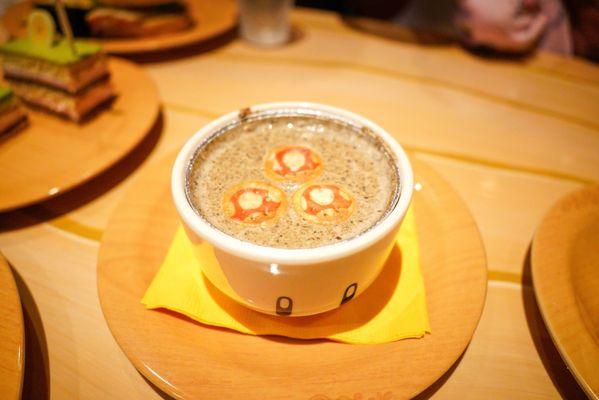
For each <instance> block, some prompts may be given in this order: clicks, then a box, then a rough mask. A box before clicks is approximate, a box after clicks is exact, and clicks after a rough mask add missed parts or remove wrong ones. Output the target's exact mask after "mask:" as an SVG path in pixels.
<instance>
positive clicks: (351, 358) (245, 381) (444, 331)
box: [98, 154, 487, 400]
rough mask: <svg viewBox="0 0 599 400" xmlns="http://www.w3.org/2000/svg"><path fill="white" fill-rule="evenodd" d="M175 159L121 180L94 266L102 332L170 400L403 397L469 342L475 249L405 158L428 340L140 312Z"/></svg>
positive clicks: (481, 287) (171, 228)
mask: <svg viewBox="0 0 599 400" xmlns="http://www.w3.org/2000/svg"><path fill="white" fill-rule="evenodd" d="M174 158H175V155H174V154H173V155H172V156H170V157H168V158H166V159H163V160H161V161H158V162H156V163H155V164H152V165H151V166H149V167H148V168H147V169H146V170H145V171H144V172H143V173H142V174H141V175H139V177H138V178H137V179H136V180H135V181H134V182H132V185H131V187H130V188H129V189H128V191H127V192H126V193H125V195H124V198H123V199H122V201H121V202H120V203H119V205H118V206H117V208H116V210H115V212H114V214H113V215H112V217H111V219H110V221H109V225H108V228H107V230H106V232H105V234H104V236H103V240H102V244H101V247H100V254H99V261H98V293H99V296H100V302H101V306H102V310H103V312H104V316H105V318H106V320H107V321H108V326H109V327H110V330H111V331H112V333H113V335H114V337H115V338H116V341H117V342H118V344H119V345H120V346H121V348H122V349H123V351H124V353H125V354H126V355H127V357H128V358H129V359H130V360H131V362H132V363H133V364H134V365H135V367H136V368H137V369H138V370H139V371H140V372H141V373H142V374H143V375H144V376H145V377H146V378H148V379H149V380H150V381H151V382H152V383H154V384H155V385H157V386H158V387H160V388H161V389H162V390H164V391H165V392H166V393H168V394H169V395H171V396H173V397H175V398H202V399H203V398H206V399H248V398H256V399H270V398H300V399H314V400H316V399H319V400H324V399H337V398H342V397H343V396H347V397H348V398H354V397H353V396H355V397H356V398H357V397H358V396H357V395H358V394H359V395H360V396H361V397H360V398H364V399H368V398H385V399H386V398H407V397H411V396H414V395H416V394H417V393H419V392H421V391H422V390H424V389H425V388H426V387H428V386H429V385H430V384H432V383H433V382H434V381H435V380H437V379H438V378H439V377H440V376H441V375H442V374H443V373H444V372H445V371H447V370H448V369H449V368H450V367H451V365H452V364H453V363H454V362H455V361H456V360H457V359H458V358H459V356H460V355H461V354H462V352H463V351H464V349H465V348H466V346H467V345H468V343H469V341H470V339H471V337H472V335H473V333H474V330H475V328H476V326H477V323H478V320H479V318H480V315H481V312H482V308H483V304H484V300H485V294H486V287H487V281H486V278H487V273H486V265H485V262H486V261H485V252H484V249H483V244H482V241H481V237H480V234H479V232H478V229H477V227H476V224H475V223H474V221H473V219H472V216H471V215H470V213H469V211H468V209H467V207H466V205H465V204H464V202H463V201H462V200H461V199H460V198H459V197H458V195H457V194H456V192H455V191H454V190H453V189H452V188H451V187H450V186H449V185H448V184H447V183H446V182H445V181H444V180H443V179H442V178H441V177H440V176H439V175H437V174H436V173H435V172H434V171H433V170H431V169H430V168H429V167H427V166H426V165H425V164H422V163H421V162H416V163H414V169H415V172H416V181H417V182H418V188H419V189H420V190H419V191H418V192H416V193H415V219H416V225H417V231H418V234H419V238H420V252H421V263H422V270H423V275H424V282H425V286H426V293H427V303H428V309H429V317H430V323H431V327H432V334H431V335H426V336H425V337H424V338H422V339H417V340H415V339H407V340H401V341H397V342H393V343H387V344H381V345H347V344H340V343H334V342H331V341H327V340H295V339H289V338H283V337H275V336H251V335H244V334H240V333H237V332H233V331H229V330H226V329H219V328H214V327H209V326H206V325H202V324H200V323H197V322H194V321H192V320H190V319H188V318H185V317H183V316H181V315H178V314H176V313H172V312H167V311H150V310H146V309H145V307H144V306H143V305H142V304H141V303H140V299H141V297H142V295H143V294H144V292H145V290H146V289H147V287H148V285H149V284H150V282H151V280H152V278H153V277H154V274H155V273H156V271H157V269H158V267H159V266H160V264H161V262H162V260H163V258H164V256H165V254H166V251H167V249H168V247H169V245H170V243H171V240H172V238H173V235H174V233H175V230H176V229H177V227H178V225H179V220H178V216H177V213H176V211H175V208H174V205H173V204H172V201H171V194H170V173H171V166H172V162H173V160H174ZM377 396H379V397H377ZM343 398H345V397H343Z"/></svg>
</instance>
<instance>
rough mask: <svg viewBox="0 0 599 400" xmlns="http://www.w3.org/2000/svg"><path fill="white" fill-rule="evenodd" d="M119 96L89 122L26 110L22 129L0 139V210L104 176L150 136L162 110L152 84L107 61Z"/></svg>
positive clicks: (129, 66) (131, 68)
mask: <svg viewBox="0 0 599 400" xmlns="http://www.w3.org/2000/svg"><path fill="white" fill-rule="evenodd" d="M110 71H111V80H112V82H113V85H114V87H115V89H116V91H117V93H118V97H117V98H116V99H115V100H114V101H113V102H112V103H111V104H110V105H108V106H103V108H102V109H100V110H98V112H97V114H96V115H94V116H92V117H91V118H89V120H88V121H87V122H84V123H82V124H76V123H73V122H70V121H67V120H65V119H62V118H60V117H58V116H55V115H52V114H47V113H44V112H41V111H34V110H31V109H30V110H29V124H28V126H27V127H26V128H25V129H22V130H20V131H18V132H14V133H11V134H9V135H6V136H4V137H2V138H0V193H2V195H1V196H0V211H6V210H10V209H14V208H17V207H22V206H25V205H28V204H32V203H35V202H38V201H41V200H45V199H47V198H49V197H52V196H54V195H57V194H59V193H61V192H64V191H66V190H68V189H70V188H72V187H74V186H76V185H79V184H81V183H83V182H85V181H87V180H89V179H90V178H92V177H94V176H95V175H97V174H99V173H100V172H102V171H103V170H104V169H106V168H108V167H109V166H111V165H112V164H114V163H116V162H117V161H119V160H120V159H121V158H122V157H123V156H125V155H126V154H127V153H129V152H130V151H131V150H132V149H133V148H134V147H135V146H136V145H137V144H138V143H139V142H140V141H141V140H142V139H143V138H144V137H145V136H146V134H148V133H149V132H150V130H151V128H152V126H153V125H154V123H155V122H156V118H157V117H158V112H159V110H160V102H159V100H158V91H157V89H156V86H155V85H154V82H153V81H152V79H151V78H150V77H149V75H148V74H146V73H145V71H143V70H142V69H141V68H140V67H138V66H136V65H135V64H133V63H131V62H129V61H125V60H122V59H116V58H111V59H110Z"/></svg>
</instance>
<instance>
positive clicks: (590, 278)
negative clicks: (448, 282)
mask: <svg viewBox="0 0 599 400" xmlns="http://www.w3.org/2000/svg"><path fill="white" fill-rule="evenodd" d="M531 261H532V277H533V283H534V289H535V293H536V296H537V302H538V303H539V308H540V309H541V313H542V315H543V318H544V320H545V323H546V324H547V328H548V329H549V332H550V333H551V337H552V338H553V341H554V342H555V345H556V346H557V348H558V349H559V352H560V353H561V355H562V357H563V358H564V360H565V361H566V363H567V364H568V367H569V368H570V370H571V371H572V373H573V374H574V376H575V377H576V379H577V380H578V382H579V384H580V385H581V386H582V387H583V389H584V390H585V391H586V393H587V394H588V396H589V397H590V398H593V399H599V297H597V291H599V186H592V187H587V188H584V189H581V190H578V191H576V192H573V193H571V194H569V195H567V196H566V197H564V198H562V199H561V200H559V201H558V202H557V204H555V206H553V208H552V209H551V210H550V211H549V212H548V213H547V215H546V216H545V218H544V219H543V221H542V222H541V224H540V225H539V228H538V229H537V232H536V234H535V238H534V241H533V246H532V258H531Z"/></svg>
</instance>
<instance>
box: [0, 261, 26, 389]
mask: <svg viewBox="0 0 599 400" xmlns="http://www.w3.org/2000/svg"><path fill="white" fill-rule="evenodd" d="M0 299H2V307H0V393H2V398H3V399H20V398H21V385H22V383H23V371H24V370H25V368H24V367H25V365H24V364H25V331H24V329H23V312H22V311H21V300H20V298H19V292H18V291H17V285H16V284H15V279H14V277H13V275H12V271H11V270H10V267H9V265H8V264H7V263H6V260H5V259H4V257H2V255H1V254H0Z"/></svg>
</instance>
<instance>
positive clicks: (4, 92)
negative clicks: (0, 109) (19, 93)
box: [0, 86, 12, 102]
mask: <svg viewBox="0 0 599 400" xmlns="http://www.w3.org/2000/svg"><path fill="white" fill-rule="evenodd" d="M11 96H12V89H11V88H9V87H8V86H0V102H3V101H5V100H7V99H9V98H10V97H11Z"/></svg>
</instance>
